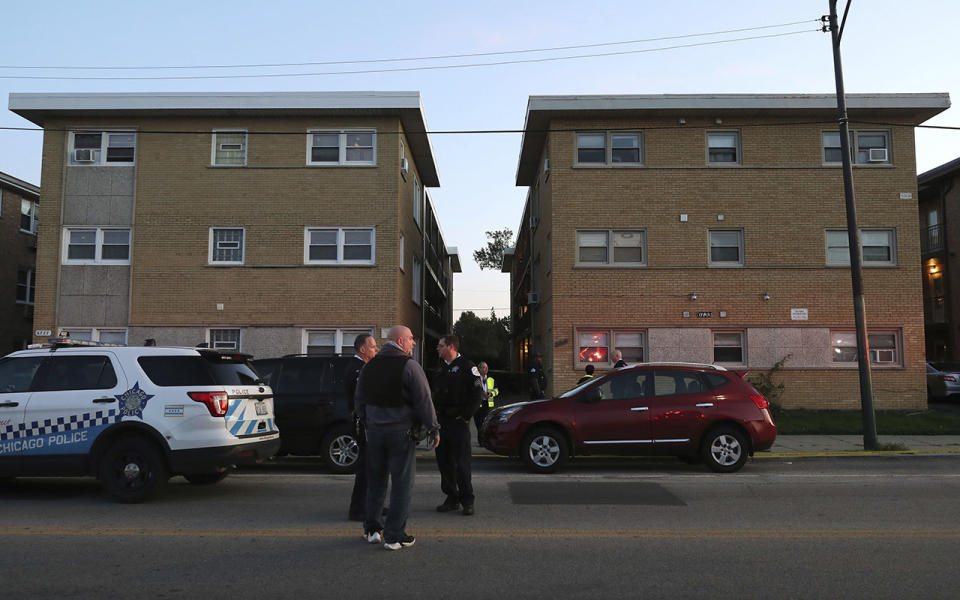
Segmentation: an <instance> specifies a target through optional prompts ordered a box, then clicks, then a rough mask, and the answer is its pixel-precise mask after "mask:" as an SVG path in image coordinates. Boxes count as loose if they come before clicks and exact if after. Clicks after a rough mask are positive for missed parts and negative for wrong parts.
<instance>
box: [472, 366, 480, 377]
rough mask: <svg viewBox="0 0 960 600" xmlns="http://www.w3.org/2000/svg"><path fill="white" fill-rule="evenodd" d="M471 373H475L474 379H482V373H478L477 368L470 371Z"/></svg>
mask: <svg viewBox="0 0 960 600" xmlns="http://www.w3.org/2000/svg"><path fill="white" fill-rule="evenodd" d="M470 372H471V373H473V376H474V377H480V371H478V370H477V368H476V367H474V368H472V369H470Z"/></svg>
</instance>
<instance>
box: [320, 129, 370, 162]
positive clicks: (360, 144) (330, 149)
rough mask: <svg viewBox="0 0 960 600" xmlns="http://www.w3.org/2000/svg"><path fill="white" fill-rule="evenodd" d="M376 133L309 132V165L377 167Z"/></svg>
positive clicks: (362, 131) (361, 131)
mask: <svg viewBox="0 0 960 600" xmlns="http://www.w3.org/2000/svg"><path fill="white" fill-rule="evenodd" d="M376 151H377V133H376V131H372V130H369V131H364V130H360V131H309V132H307V164H308V165H375V164H377V161H376Z"/></svg>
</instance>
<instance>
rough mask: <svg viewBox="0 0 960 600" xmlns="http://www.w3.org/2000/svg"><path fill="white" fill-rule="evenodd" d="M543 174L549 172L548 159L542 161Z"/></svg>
mask: <svg viewBox="0 0 960 600" xmlns="http://www.w3.org/2000/svg"><path fill="white" fill-rule="evenodd" d="M543 172H544V173H549V172H550V159H549V158H545V159H543Z"/></svg>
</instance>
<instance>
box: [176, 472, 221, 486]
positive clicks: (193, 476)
mask: <svg viewBox="0 0 960 600" xmlns="http://www.w3.org/2000/svg"><path fill="white" fill-rule="evenodd" d="M229 474H230V472H229V471H226V470H224V471H220V472H218V473H190V474H189V475H184V476H183V478H184V479H186V480H187V481H189V482H190V483H192V484H194V485H211V484H214V483H217V482H218V481H223V480H224V478H225V477H226V476H227V475H229Z"/></svg>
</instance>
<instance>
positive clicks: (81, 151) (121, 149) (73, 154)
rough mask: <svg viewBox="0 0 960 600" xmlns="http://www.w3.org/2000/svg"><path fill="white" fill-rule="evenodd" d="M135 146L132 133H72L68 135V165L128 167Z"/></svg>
mask: <svg viewBox="0 0 960 600" xmlns="http://www.w3.org/2000/svg"><path fill="white" fill-rule="evenodd" d="M136 146H137V134H136V133H134V132H132V131H115V132H114V131H74V132H71V133H70V146H69V149H70V164H71V165H73V166H81V165H86V166H96V165H113V166H129V165H132V164H133V162H134V158H135V154H136Z"/></svg>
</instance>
